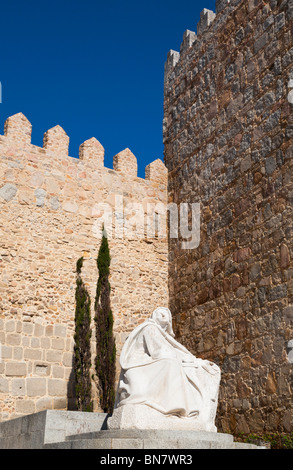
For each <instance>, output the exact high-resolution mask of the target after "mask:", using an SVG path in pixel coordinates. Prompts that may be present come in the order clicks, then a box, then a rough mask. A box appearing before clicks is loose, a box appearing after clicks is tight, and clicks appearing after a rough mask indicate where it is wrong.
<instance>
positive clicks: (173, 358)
mask: <svg viewBox="0 0 293 470" xmlns="http://www.w3.org/2000/svg"><path fill="white" fill-rule="evenodd" d="M120 365H121V374H120V380H119V386H118V392H117V398H116V406H117V407H120V406H123V405H135V404H144V405H147V406H150V407H152V408H154V409H155V410H157V411H160V412H161V413H163V414H165V415H173V416H174V415H176V416H179V417H182V418H183V417H184V418H195V417H197V419H200V418H201V419H202V420H206V419H210V418H212V419H214V415H215V412H216V410H215V406H216V403H217V398H218V388H219V381H220V369H219V368H218V366H216V365H215V364H213V363H211V362H209V361H205V360H202V359H197V358H195V357H194V356H193V355H192V354H191V353H190V352H189V351H188V350H187V349H186V348H185V347H184V346H182V345H181V344H180V343H178V342H177V341H176V340H175V339H174V338H173V337H172V336H171V335H169V334H168V333H166V332H165V331H164V330H163V329H162V328H161V327H160V326H159V325H158V324H157V323H156V322H155V321H154V320H152V319H149V320H147V321H145V322H144V323H143V324H142V325H140V326H138V327H137V328H136V329H135V330H134V331H133V332H132V333H131V334H130V336H129V337H128V338H127V340H126V342H125V345H124V347H123V349H122V353H121V356H120Z"/></svg>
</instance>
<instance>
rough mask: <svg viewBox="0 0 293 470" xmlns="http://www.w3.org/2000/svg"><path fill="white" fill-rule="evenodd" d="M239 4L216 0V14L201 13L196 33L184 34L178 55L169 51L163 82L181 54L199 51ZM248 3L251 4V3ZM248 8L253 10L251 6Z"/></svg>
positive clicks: (209, 11)
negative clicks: (191, 48) (190, 50)
mask: <svg viewBox="0 0 293 470" xmlns="http://www.w3.org/2000/svg"><path fill="white" fill-rule="evenodd" d="M240 2H241V0H216V13H215V12H213V11H212V10H208V9H207V8H204V9H203V10H202V11H201V13H200V20H199V22H198V23H197V30H196V33H195V32H194V31H190V30H186V31H185V32H184V34H183V41H182V43H181V46H180V53H179V52H177V51H174V50H172V49H171V50H170V51H169V53H168V56H167V60H166V63H165V81H166V78H167V76H168V75H169V74H170V73H171V72H172V71H173V69H174V68H175V66H176V65H177V63H178V62H179V60H180V56H181V54H185V53H186V52H187V51H188V50H189V49H190V47H192V46H193V47H195V48H196V49H199V48H200V47H201V45H202V44H205V42H206V40H207V38H208V37H210V36H211V35H213V34H214V33H215V32H216V31H218V30H219V28H221V27H222V26H223V24H224V23H225V22H226V20H227V18H228V17H229V15H231V13H232V12H233V11H234V10H235V8H236V7H237V6H238V5H239V4H240ZM249 3H250V4H252V3H253V2H249ZM254 3H257V2H254ZM250 7H251V8H253V6H250Z"/></svg>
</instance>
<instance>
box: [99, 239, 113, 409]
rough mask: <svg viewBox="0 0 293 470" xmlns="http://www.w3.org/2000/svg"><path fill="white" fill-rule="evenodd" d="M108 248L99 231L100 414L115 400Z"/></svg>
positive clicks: (111, 405) (110, 407)
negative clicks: (100, 240) (100, 238)
mask: <svg viewBox="0 0 293 470" xmlns="http://www.w3.org/2000/svg"><path fill="white" fill-rule="evenodd" d="M110 260H111V259H110V251H109V245H108V239H107V237H106V236H105V235H104V233H103V237H102V242H101V246H100V249H99V254H98V258H97V265H98V270H99V278H98V283H97V292H96V299H95V325H96V348H97V356H96V373H97V376H98V379H99V386H100V404H101V408H102V409H103V411H104V413H112V411H113V407H114V402H115V361H116V347H115V340H114V336H113V314H112V310H111V303H110V290H111V288H110V282H109V274H110Z"/></svg>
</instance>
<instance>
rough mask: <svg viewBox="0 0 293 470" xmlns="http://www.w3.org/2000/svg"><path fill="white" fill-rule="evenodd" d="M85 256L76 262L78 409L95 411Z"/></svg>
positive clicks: (75, 344)
mask: <svg viewBox="0 0 293 470" xmlns="http://www.w3.org/2000/svg"><path fill="white" fill-rule="evenodd" d="M82 265H83V258H80V259H79V260H78V261H77V263H76V273H77V277H76V290H75V305H76V306H75V334H74V374H75V395H76V407H77V409H78V411H93V403H92V401H91V377H90V368H91V344H90V341H91V314H90V306H91V300H90V296H89V293H88V291H87V289H86V287H85V285H84V283H83V281H82V278H81V268H82Z"/></svg>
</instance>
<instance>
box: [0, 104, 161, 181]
mask: <svg viewBox="0 0 293 470" xmlns="http://www.w3.org/2000/svg"><path fill="white" fill-rule="evenodd" d="M31 135H32V125H31V123H30V122H29V120H28V119H27V118H26V116H24V114H22V113H17V114H15V115H13V116H10V117H9V118H8V119H7V120H6V122H5V124H4V136H2V137H1V136H0V139H1V141H0V143H2V144H6V145H8V146H9V147H11V148H15V149H17V151H19V150H23V151H26V152H29V153H41V154H42V156H43V157H44V155H46V156H49V157H51V158H55V159H56V158H57V159H62V158H66V157H69V158H70V159H72V160H74V161H76V162H77V163H78V162H83V164H85V165H86V166H89V167H91V168H92V169H93V170H102V169H105V170H109V169H108V168H105V167H104V154H105V150H104V147H103V146H102V144H101V143H100V142H99V141H98V140H97V139H96V138H95V137H92V138H91V139H88V140H86V141H85V142H83V143H82V144H81V145H80V147H79V158H78V159H77V158H73V157H70V156H69V136H68V135H67V134H66V132H65V130H64V129H63V128H62V127H61V126H59V125H57V126H55V127H52V128H51V129H49V130H48V131H47V132H45V134H44V138H43V147H37V146H35V145H33V144H32V143H31ZM42 156H41V158H42ZM156 168H158V172H157V171H156ZM137 169H138V167H137V159H136V157H135V155H133V153H132V152H131V150H129V149H128V148H127V149H125V150H122V151H121V152H119V153H118V154H117V155H115V156H114V157H113V170H114V171H116V172H117V173H118V174H120V175H123V176H126V177H127V178H129V179H132V178H137V177H138V176H137ZM150 169H152V171H150ZM145 180H147V181H150V182H155V183H156V184H157V183H158V182H160V183H161V184H163V185H166V184H167V169H166V168H165V166H164V164H163V162H162V165H160V167H158V165H157V160H155V161H154V162H152V163H150V164H149V165H148V166H147V168H146V169H145Z"/></svg>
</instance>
